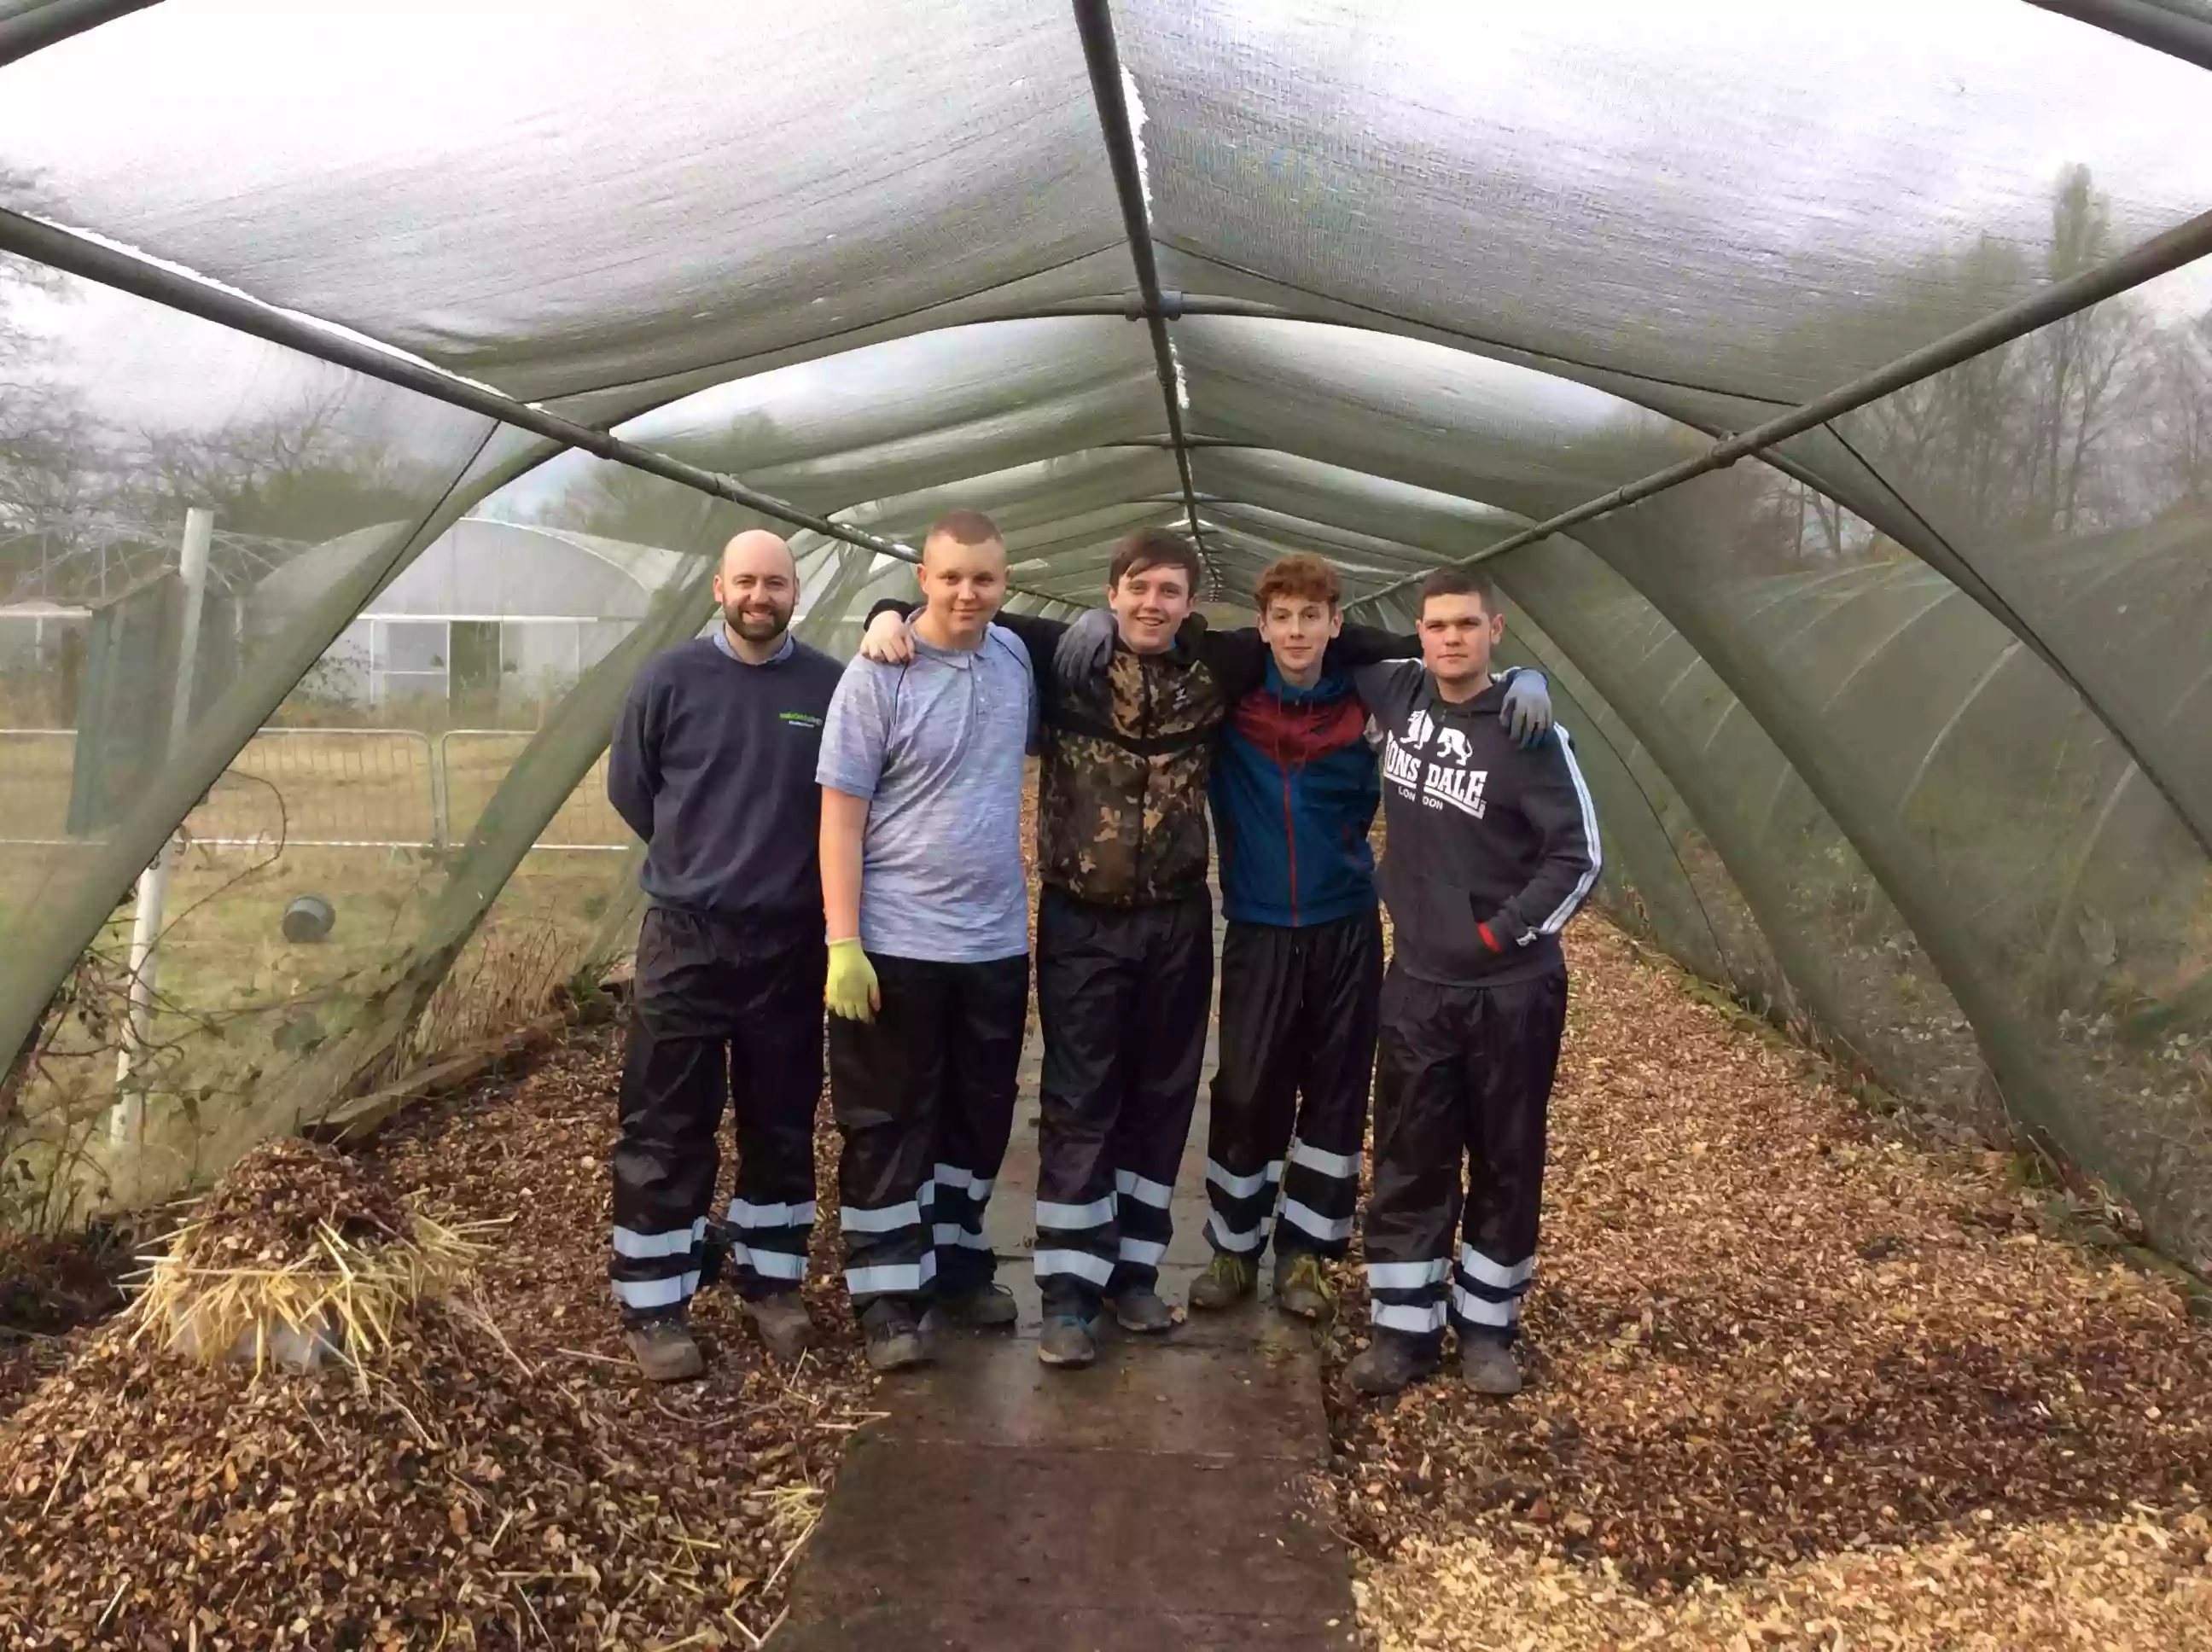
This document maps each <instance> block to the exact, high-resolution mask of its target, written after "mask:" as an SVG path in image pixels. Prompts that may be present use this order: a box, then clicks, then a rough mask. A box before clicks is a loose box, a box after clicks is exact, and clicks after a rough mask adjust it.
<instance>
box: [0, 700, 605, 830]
mask: <svg viewBox="0 0 2212 1652" xmlns="http://www.w3.org/2000/svg"><path fill="white" fill-rule="evenodd" d="M530 739H531V734H530V732H529V731H527V730H517V729H454V730H453V731H452V732H449V733H447V734H443V735H441V736H439V737H438V738H436V739H435V741H434V740H433V739H432V738H431V737H430V736H428V735H427V734H424V733H422V732H421V731H420V730H416V729H404V728H264V729H263V730H262V731H261V732H259V733H258V734H256V735H255V736H254V737H253V738H252V741H250V742H249V743H248V744H247V745H246V750H243V751H241V752H240V753H239V754H238V756H237V757H236V759H235V760H234V761H233V762H232V763H231V765H230V767H229V768H227V769H225V770H224V771H223V774H222V777H221V778H220V779H219V780H216V783H215V785H214V786H213V787H211V788H210V790H209V793H208V794H207V796H206V798H205V799H203V800H202V801H201V803H200V805H199V806H198V807H197V808H196V809H194V810H193V811H192V812H191V815H189V816H188V817H186V818H185V835H186V836H187V837H188V838H189V839H191V841H194V842H197V843H202V844H206V845H209V846H210V847H218V848H258V847H268V846H270V845H271V844H274V843H276V842H278V841H283V842H284V843H287V844H294V845H298V846H300V847H321V848H362V849H385V848H425V849H427V848H442V847H446V846H447V845H448V844H450V843H453V842H454V841H458V840H459V839H461V838H465V837H466V836H467V835H468V834H469V833H470V832H471V830H473V829H475V826H476V823H477V817H479V816H480V815H482V814H483V810H484V807H485V805H487V804H489V802H490V801H491V798H492V794H493V793H495V792H496V791H497V790H498V789H499V784H500V781H501V780H503V779H504V778H506V775H507V770H508V769H509V768H512V767H513V764H514V761H515V759H516V758H517V757H518V756H520V755H521V753H522V750H523V748H524V747H525V746H526V745H527V744H529V743H530ZM75 754H76V731H75V730H73V729H66V728H58V729H57V728H13V729H0V797H4V798H5V799H6V807H5V809H4V810H0V844H8V845H14V846H25V845H45V846H61V845H65V844H68V843H70V842H71V841H75V840H72V839H71V838H70V836H69V835H68V829H67V824H66V823H67V820H68V817H69V799H70V774H71V769H72V765H73V763H74V761H75ZM634 843H635V838H633V837H632V835H630V830H629V827H628V826H626V825H624V824H623V820H622V817H620V816H619V815H617V814H616V813H615V811H614V807H613V805H611V804H610V803H609V802H608V801H607V769H606V759H605V757H604V756H602V757H601V758H600V759H599V762H597V763H595V764H594V765H592V772H591V774H589V775H588V776H586V779H585V781H584V783H583V784H582V785H581V786H580V787H577V788H576V791H575V793H574V795H572V796H571V797H570V798H569V799H568V802H567V803H565V804H563V805H562V807H561V811H560V812H559V813H558V814H556V816H554V817H553V819H552V821H551V822H550V823H549V824H548V825H547V826H546V829H545V830H544V833H543V834H541V835H539V837H538V842H537V845H536V847H538V848H541V849H560V850H586V851H593V852H600V853H617V852H620V851H622V850H625V849H628V848H629V847H631V846H632V845H633V844H634Z"/></svg>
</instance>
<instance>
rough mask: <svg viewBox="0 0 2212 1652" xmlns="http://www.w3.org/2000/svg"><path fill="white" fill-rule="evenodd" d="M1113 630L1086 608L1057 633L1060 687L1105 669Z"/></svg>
mask: <svg viewBox="0 0 2212 1652" xmlns="http://www.w3.org/2000/svg"><path fill="white" fill-rule="evenodd" d="M1115 629H1117V628H1116V626H1115V620H1114V611H1113V610H1111V609H1109V608H1086V609H1085V610H1083V613H1082V615H1081V616H1079V618H1077V619H1076V620H1075V621H1074V622H1073V623H1071V624H1070V625H1069V626H1068V628H1067V629H1066V630H1065V631H1063V632H1061V633H1060V642H1059V645H1058V646H1057V647H1054V649H1053V651H1052V674H1053V675H1054V677H1057V678H1059V679H1060V686H1061V687H1062V688H1064V689H1073V688H1074V687H1076V686H1078V685H1079V684H1080V683H1087V682H1089V681H1090V680H1091V678H1092V677H1096V676H1097V674H1098V673H1099V672H1101V671H1104V670H1105V669H1106V665H1107V662H1108V661H1109V660H1110V659H1113V658H1114V634H1115ZM1547 726H1548V724H1547Z"/></svg>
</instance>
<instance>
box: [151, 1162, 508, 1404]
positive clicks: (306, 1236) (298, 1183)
mask: <svg viewBox="0 0 2212 1652" xmlns="http://www.w3.org/2000/svg"><path fill="white" fill-rule="evenodd" d="M478 1251H479V1247H478V1246H477V1245H476V1244H474V1243H472V1242H471V1241H470V1240H469V1239H467V1238H466V1237H465V1236H463V1235H462V1234H461V1233H459V1232H458V1231H456V1230H453V1229H452V1228H448V1227H447V1226H445V1225H443V1224H440V1223H438V1222H436V1221H434V1220H433V1219H431V1218H429V1217H428V1216H425V1215H423V1214H422V1213H421V1212H412V1211H409V1210H407V1209H406V1208H404V1206H401V1205H400V1204H399V1203H398V1200H395V1199H394V1198H393V1197H392V1194H391V1193H390V1192H389V1190H388V1189H386V1187H383V1186H382V1185H381V1184H380V1182H379V1181H376V1180H375V1179H374V1177H372V1176H371V1175H369V1174H368V1172H367V1170H365V1169H363V1168H362V1165H361V1164H360V1163H359V1162H358V1161H356V1160H354V1159H351V1158H349V1157H346V1156H345V1155H344V1154H343V1153H340V1152H338V1151H337V1150H336V1149H334V1148H331V1147H323V1146H317V1145H313V1144H312V1143H309V1142H304V1141H297V1140H280V1141H274V1142H269V1143H264V1145H261V1146H259V1147H257V1148H255V1149H254V1150H253V1151H252V1152H251V1153H249V1154H247V1155H246V1157H245V1158H243V1159H241V1160H240V1162H239V1163H238V1164H237V1165H236V1166H235V1167H234V1169H232V1171H231V1172H230V1174H229V1175H227V1176H226V1177H225V1178H224V1179H223V1181H222V1184H221V1186H220V1187H217V1189H216V1192H215V1193H213V1194H211V1195H210V1197H209V1198H208V1200H206V1202H205V1203H204V1205H203V1206H201V1208H200V1211H199V1213H198V1215H197V1218H195V1219H194V1220H193V1221H192V1222H191V1223H190V1224H187V1225H186V1226H185V1227H184V1228H183V1229H181V1230H179V1232H178V1234H177V1235H176V1236H175V1238H174V1240H173V1242H172V1243H171V1245H170V1248H169V1250H168V1252H167V1254H165V1255H163V1256H161V1257H159V1258H157V1259H155V1260H154V1262H153V1266H152V1271H151V1272H150V1273H149V1276H148V1277H147V1279H146V1282H145V1289H144V1291H143V1294H142V1295H141V1296H140V1297H139V1299H138V1302H137V1306H136V1309H134V1314H133V1317H134V1319H135V1321H136V1325H135V1328H134V1331H133V1335H134V1337H135V1338H137V1339H141V1340H145V1339H152V1340H153V1341H155V1343H157V1344H158V1345H161V1346H163V1347H166V1348H167V1349H169V1350H171V1351H174V1352H177V1353H179V1354H182V1355H184V1356H185V1357H187V1358H197V1359H200V1360H203V1361H212V1360H217V1359H222V1358H233V1359H237V1358H246V1359H251V1360H252V1362H253V1363H254V1364H256V1365H257V1366H258V1365H261V1364H264V1363H265V1362H267V1361H268V1360H269V1359H270V1358H272V1357H274V1358H275V1359H276V1360H277V1361H278V1363H280V1364H287V1365H290V1366H294V1367H297V1368H312V1367H313V1365H315V1364H319V1362H320V1360H321V1359H322V1358H323V1357H325V1355H326V1354H330V1353H343V1354H344V1355H346V1356H347V1357H351V1358H356V1359H360V1358H374V1357H379V1356H382V1355H385V1354H387V1353H389V1352H390V1351H391V1349H392V1339H393V1337H394V1334H395V1332H396V1330H397V1328H398V1324H399V1318H400V1315H402V1314H403V1313H404V1312H406V1311H407V1310H408V1309H410V1308H411V1307H413V1306H414V1305H415V1304H416V1303H418V1302H422V1301H424V1300H426V1299H427V1300H437V1299H441V1298H443V1297H448V1296H450V1295H452V1294H453V1292H454V1291H458V1290H459V1289H460V1288H461V1287H462V1286H463V1285H464V1284H465V1282H466V1280H467V1278H468V1277H469V1272H470V1268H471V1265H472V1263H473V1261H474V1260H475V1258H476V1257H477V1254H478Z"/></svg>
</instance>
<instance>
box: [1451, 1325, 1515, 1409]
mask: <svg viewBox="0 0 2212 1652" xmlns="http://www.w3.org/2000/svg"><path fill="white" fill-rule="evenodd" d="M1459 1375H1460V1381H1462V1382H1464V1383H1466V1384H1467V1386H1468V1387H1469V1388H1473V1389H1474V1391H1475V1392H1476V1393H1477V1394H1490V1395H1492V1397H1493V1398H1496V1399H1499V1400H1510V1399H1511V1398H1512V1397H1513V1396H1514V1395H1515V1394H1518V1393H1520V1392H1521V1362H1520V1361H1519V1360H1517V1359H1516V1358H1515V1357H1513V1345H1512V1344H1511V1343H1510V1342H1508V1341H1507V1340H1506V1339H1504V1337H1486V1336H1484V1335H1482V1334H1480V1333H1479V1332H1473V1331H1462V1333H1460V1339H1459Z"/></svg>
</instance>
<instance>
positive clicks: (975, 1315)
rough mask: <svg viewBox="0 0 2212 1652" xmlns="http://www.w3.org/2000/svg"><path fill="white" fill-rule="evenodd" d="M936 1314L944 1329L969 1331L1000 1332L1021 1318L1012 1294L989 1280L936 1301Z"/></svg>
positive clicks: (1018, 1307)
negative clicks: (965, 1328) (951, 1328)
mask: <svg viewBox="0 0 2212 1652" xmlns="http://www.w3.org/2000/svg"><path fill="white" fill-rule="evenodd" d="M937 1311H938V1314H939V1317H941V1318H942V1319H943V1320H944V1321H945V1323H946V1324H947V1325H959V1326H964V1327H967V1328H968V1329H969V1330H971V1331H1003V1330H1004V1329H1006V1327H1008V1326H1010V1325H1012V1324H1013V1323H1014V1322H1015V1321H1017V1320H1018V1319H1020V1318H1021V1316H1022V1310H1021V1307H1020V1305H1019V1304H1018V1303H1016V1302H1015V1301H1014V1293H1013V1292H1012V1291H1009V1290H1007V1289H1006V1286H1004V1285H994V1284H992V1283H991V1282H989V1281H988V1280H986V1281H985V1282H984V1283H983V1284H981V1285H977V1286H976V1287H975V1289H974V1290H973V1291H963V1292H962V1293H961V1294H960V1295H958V1296H957V1297H939V1298H938V1299H937Z"/></svg>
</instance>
